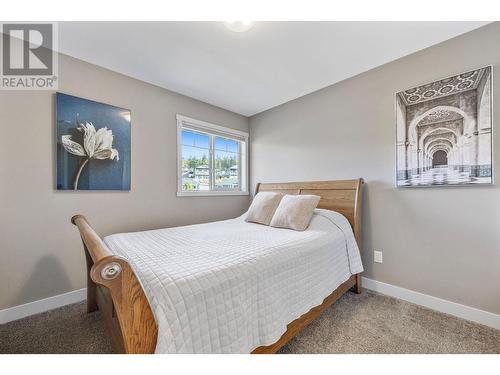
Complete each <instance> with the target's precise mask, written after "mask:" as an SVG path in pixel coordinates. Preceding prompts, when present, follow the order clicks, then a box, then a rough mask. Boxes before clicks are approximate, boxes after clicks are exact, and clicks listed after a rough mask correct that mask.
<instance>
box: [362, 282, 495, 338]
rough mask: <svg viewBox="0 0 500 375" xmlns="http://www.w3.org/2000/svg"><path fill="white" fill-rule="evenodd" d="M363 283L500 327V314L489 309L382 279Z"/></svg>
mask: <svg viewBox="0 0 500 375" xmlns="http://www.w3.org/2000/svg"><path fill="white" fill-rule="evenodd" d="M362 285H363V287H364V288H366V289H370V290H373V291H375V292H379V293H382V294H386V295H388V296H391V297H395V298H399V299H402V300H404V301H408V302H411V303H414V304H416V305H420V306H424V307H427V308H429V309H432V310H436V311H439V312H442V313H446V314H450V315H453V316H456V317H459V318H462V319H466V320H470V321H472V322H476V323H480V324H483V325H485V326H489V327H493V328H496V329H500V315H498V314H493V313H491V312H488V311H484V310H479V309H476V308H474V307H469V306H465V305H461V304H459V303H456V302H451V301H447V300H444V299H441V298H437V297H433V296H429V295H427V294H423V293H419V292H415V291H413V290H410V289H405V288H401V287H399V286H395V285H391V284H386V283H383V282H381V281H376V280H372V279H368V278H366V277H363V278H362Z"/></svg>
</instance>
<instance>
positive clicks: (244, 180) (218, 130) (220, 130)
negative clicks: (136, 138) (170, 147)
mask: <svg viewBox="0 0 500 375" xmlns="http://www.w3.org/2000/svg"><path fill="white" fill-rule="evenodd" d="M175 118H176V119H177V196H178V197H204V196H227V195H248V133H246V132H243V131H240V130H236V129H231V128H226V127H225V126H220V125H216V124H211V123H209V122H206V121H201V120H196V119H194V118H191V117H187V116H184V115H180V114H177V115H176V116H175ZM183 129H187V130H192V131H195V132H198V133H205V134H208V135H212V137H210V139H211V141H210V145H209V154H210V155H209V169H210V185H211V186H210V188H211V189H212V188H213V183H214V181H213V176H212V174H213V172H212V170H213V165H212V164H213V159H214V154H215V151H214V145H213V139H214V137H213V136H219V137H226V138H228V139H234V140H237V141H239V142H241V141H244V142H245V148H244V150H241V143H239V146H238V157H239V160H240V163H239V164H240V165H239V167H240V171H239V178H240V184H239V186H240V188H239V190H209V191H207V190H202V191H200V190H197V191H183V190H182V130H183Z"/></svg>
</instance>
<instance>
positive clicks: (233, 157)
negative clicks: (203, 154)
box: [214, 137, 240, 190]
mask: <svg viewBox="0 0 500 375" xmlns="http://www.w3.org/2000/svg"><path fill="white" fill-rule="evenodd" d="M238 144H239V142H238V141H235V140H232V139H227V138H221V137H215V140H214V148H215V155H214V159H215V182H214V188H215V189H216V190H239V189H240V186H239V185H240V160H239V157H238Z"/></svg>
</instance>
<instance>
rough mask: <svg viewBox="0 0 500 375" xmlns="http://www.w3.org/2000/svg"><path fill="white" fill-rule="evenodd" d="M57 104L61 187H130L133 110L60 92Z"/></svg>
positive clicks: (111, 188)
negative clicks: (131, 116)
mask: <svg viewBox="0 0 500 375" xmlns="http://www.w3.org/2000/svg"><path fill="white" fill-rule="evenodd" d="M57 105H58V107H57V122H58V124H57V126H58V131H57V133H58V145H60V146H58V147H59V148H58V162H57V167H58V173H57V188H58V189H62V190H129V189H130V111H128V110H124V109H123V108H118V107H114V106H110V105H107V104H102V103H97V102H93V101H90V100H87V99H81V98H77V97H74V96H70V95H65V94H59V93H58V94H57ZM75 119H76V120H75ZM80 119H83V121H80Z"/></svg>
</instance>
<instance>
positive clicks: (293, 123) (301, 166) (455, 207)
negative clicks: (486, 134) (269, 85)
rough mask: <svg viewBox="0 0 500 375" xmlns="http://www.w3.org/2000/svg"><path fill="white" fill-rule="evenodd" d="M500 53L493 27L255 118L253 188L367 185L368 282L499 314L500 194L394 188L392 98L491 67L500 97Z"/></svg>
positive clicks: (497, 109) (492, 189)
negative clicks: (376, 259)
mask: <svg viewBox="0 0 500 375" xmlns="http://www.w3.org/2000/svg"><path fill="white" fill-rule="evenodd" d="M499 45H500V24H499V23H495V24H493V25H488V26H486V27H483V28H481V29H478V30H476V31H473V32H471V33H468V34H465V35H463V36H460V37H458V38H455V39H452V40H450V41H447V42H445V43H442V44H440V45H437V46H434V47H432V48H429V49H426V50H424V51H421V52H418V53H415V54H413V55H411V56H408V57H405V58H403V59H400V60H397V61H395V62H392V63H389V64H387V65H384V66H382V67H379V68H377V69H374V70H371V71H369V72H366V73H364V74H361V75H359V76H356V77H353V78H350V79H348V80H346V81H343V82H340V83H338V84H335V85H333V86H330V87H328V88H325V89H323V90H320V91H317V92H315V93H312V94H310V95H307V96H304V97H302V98H299V99H297V100H294V101H291V102H289V103H286V104H283V105H281V106H279V107H276V108H274V109H271V110H269V111H266V112H263V113H261V114H259V115H256V116H254V117H252V118H250V137H251V143H250V144H251V148H250V156H251V158H250V163H251V178H250V181H251V185H255V183H256V182H259V181H260V182H270V181H293V180H320V179H321V180H324V179H342V178H355V177H364V178H365V180H366V182H367V185H366V194H365V210H364V213H363V214H364V223H363V230H364V234H363V237H364V251H363V261H364V265H365V269H366V272H365V276H367V277H369V278H373V279H375V280H379V281H382V282H387V283H390V284H394V285H398V286H401V287H404V288H408V289H412V290H416V291H419V292H422V293H425V294H429V295H432V296H436V297H440V298H444V299H448V300H451V301H455V302H458V303H462V304H465V305H469V306H473V307H477V308H480V309H483V310H486V311H490V312H493V313H497V314H498V313H500V188H499V187H498V186H482V187H480V186H477V187H448V188H414V189H411V188H407V189H396V188H395V187H394V185H395V184H394V178H395V177H394V175H395V130H396V128H395V127H396V125H395V105H394V94H395V93H396V92H398V91H401V90H402V89H406V88H408V87H413V86H417V85H419V84H422V83H426V82H431V81H433V80H436V79H440V78H444V77H447V76H450V75H453V74H455V73H460V72H463V71H467V70H471V69H473V68H478V67H482V66H484V65H489V64H492V65H493V66H494V68H493V69H494V82H493V87H494V98H498V97H500V92H499V90H500V74H499V72H498V71H496V70H500V49H499V48H498V46H499ZM493 115H494V119H500V103H498V102H497V101H496V100H494V113H493ZM494 126H495V124H494ZM499 132H500V130H498V129H495V130H494V134H493V142H494V146H493V147H494V149H495V148H496V150H498V149H499V146H500V144H499V137H498V134H497V133H499ZM493 164H494V168H495V167H496V168H495V169H498V168H500V153H498V152H497V153H496V155H495V158H494V161H493ZM496 176H497V177H498V173H496ZM373 250H382V251H383V252H384V263H383V264H374V263H373Z"/></svg>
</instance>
